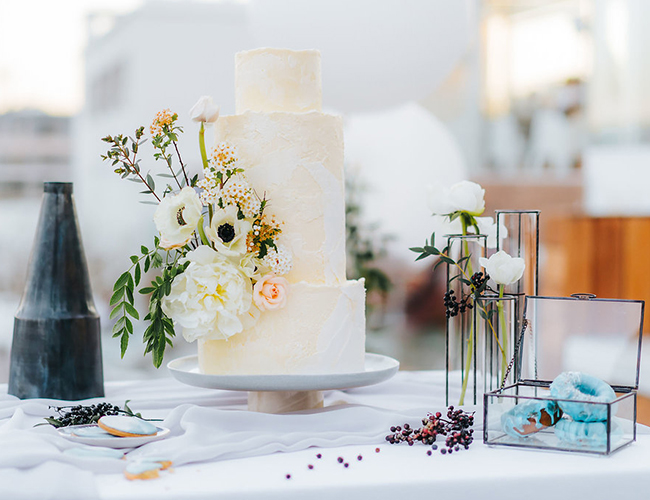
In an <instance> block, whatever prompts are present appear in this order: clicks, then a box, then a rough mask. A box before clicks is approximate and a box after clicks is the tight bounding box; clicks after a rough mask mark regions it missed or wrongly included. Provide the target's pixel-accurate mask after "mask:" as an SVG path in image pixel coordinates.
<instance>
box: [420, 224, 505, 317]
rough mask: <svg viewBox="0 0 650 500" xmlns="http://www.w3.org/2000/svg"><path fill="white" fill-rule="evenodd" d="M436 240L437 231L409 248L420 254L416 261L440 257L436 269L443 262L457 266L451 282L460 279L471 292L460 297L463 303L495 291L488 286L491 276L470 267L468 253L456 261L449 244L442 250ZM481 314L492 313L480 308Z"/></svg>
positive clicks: (484, 315) (487, 315)
mask: <svg viewBox="0 0 650 500" xmlns="http://www.w3.org/2000/svg"><path fill="white" fill-rule="evenodd" d="M461 213H463V212H461ZM435 241H436V233H433V234H431V240H430V241H429V240H425V241H424V246H422V247H411V248H410V249H409V250H411V251H412V252H416V253H418V254H419V255H418V256H417V258H416V259H415V260H416V261H418V260H422V259H426V258H428V257H438V258H439V260H438V262H436V264H435V265H434V267H433V269H434V271H435V269H437V267H438V266H439V265H441V264H448V265H450V266H452V267H455V268H456V269H457V270H458V274H455V275H453V276H451V277H450V278H449V283H451V282H452V281H454V280H458V281H460V282H461V283H463V284H464V285H466V286H467V287H469V290H470V293H469V294H468V295H467V296H464V297H460V301H461V304H462V303H463V302H467V301H468V300H469V299H470V298H471V299H478V298H479V297H480V296H481V294H483V293H484V292H485V291H492V292H494V290H492V289H491V288H490V287H489V286H488V281H489V276H487V275H485V276H483V274H482V273H477V274H474V273H472V271H471V269H470V267H469V265H470V256H469V255H466V256H465V257H462V258H460V259H458V261H456V260H455V259H454V258H452V257H451V255H450V254H449V245H447V246H445V247H444V248H443V249H442V250H440V249H438V248H437V247H436V246H435V245H434V242H435ZM470 309H471V307H470ZM448 310H449V309H448ZM464 310H465V308H463V307H461V308H460V312H464ZM479 314H480V315H481V316H482V317H484V318H485V319H490V318H491V314H489V313H486V312H485V311H484V310H482V309H479ZM452 315H453V314H452Z"/></svg>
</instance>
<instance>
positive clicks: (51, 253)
mask: <svg viewBox="0 0 650 500" xmlns="http://www.w3.org/2000/svg"><path fill="white" fill-rule="evenodd" d="M9 394H13V395H14V396H17V397H19V398H21V399H23V398H52V399H64V400H78V399H86V398H91V397H101V396H103V395H104V376H103V370H102V350H101V330H100V324H99V315H98V314H97V311H96V309H95V304H94V302H93V296H92V291H91V288H90V280H89V277H88V266H87V264H86V258H85V256H84V251H83V246H82V243H81V233H80V231H79V224H78V222H77V214H76V211H75V206H74V198H73V196H72V183H62V182H46V183H45V185H44V194H43V204H42V206H41V214H40V218H39V222H38V227H37V229H36V237H35V238H34V247H33V248H32V254H31V256H30V260H29V265H28V268H27V283H26V285H25V292H24V294H23V297H22V300H21V302H20V306H19V308H18V312H17V313H16V317H15V320H14V335H13V343H12V346H11V367H10V370H9Z"/></svg>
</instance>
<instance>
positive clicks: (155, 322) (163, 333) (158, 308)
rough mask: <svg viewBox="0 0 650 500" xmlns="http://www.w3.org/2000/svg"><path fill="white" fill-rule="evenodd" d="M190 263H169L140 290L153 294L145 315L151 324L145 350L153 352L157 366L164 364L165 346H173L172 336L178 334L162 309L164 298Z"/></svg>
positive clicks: (147, 330)
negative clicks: (160, 273)
mask: <svg viewBox="0 0 650 500" xmlns="http://www.w3.org/2000/svg"><path fill="white" fill-rule="evenodd" d="M189 264H190V263H189V262H185V263H183V264H178V263H176V262H175V263H172V264H168V265H167V266H165V268H164V269H163V272H162V276H156V278H155V279H154V280H153V281H152V282H151V286H150V287H145V288H142V289H141V290H140V293H141V294H151V297H150V298H149V312H148V313H147V315H146V316H145V317H144V319H145V321H148V322H149V326H147V329H146V330H145V332H144V342H145V344H146V347H145V351H144V352H145V354H148V353H151V355H152V358H153V364H154V366H155V367H156V368H160V365H161V364H162V360H163V357H164V354H165V347H166V346H167V345H169V346H170V347H172V346H173V345H174V344H173V343H172V338H174V337H175V336H176V332H175V331H174V322H173V321H172V319H171V318H170V317H169V316H167V315H166V314H165V313H164V311H163V309H162V300H163V298H164V297H165V296H166V295H169V294H170V293H171V289H172V282H173V281H174V278H176V276H178V275H179V274H181V273H183V271H185V269H186V268H187V266H188V265H189Z"/></svg>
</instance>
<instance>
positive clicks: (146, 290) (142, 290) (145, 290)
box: [140, 286, 156, 295]
mask: <svg viewBox="0 0 650 500" xmlns="http://www.w3.org/2000/svg"><path fill="white" fill-rule="evenodd" d="M154 290H156V289H155V288H154V287H152V286H147V287H145V288H140V293H141V294H142V295H148V294H150V293H151V292H153V291H154Z"/></svg>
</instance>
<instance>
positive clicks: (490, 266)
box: [479, 250, 526, 285]
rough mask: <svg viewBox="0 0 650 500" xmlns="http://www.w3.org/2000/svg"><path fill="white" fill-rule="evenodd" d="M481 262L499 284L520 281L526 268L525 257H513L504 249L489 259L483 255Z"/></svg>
mask: <svg viewBox="0 0 650 500" xmlns="http://www.w3.org/2000/svg"><path fill="white" fill-rule="evenodd" d="M479 263H480V264H481V266H483V267H484V268H485V271H486V273H487V274H489V275H490V278H492V279H493V280H494V282H495V283H496V284H498V285H510V284H512V283H515V282H517V281H519V279H520V278H521V277H522V276H523V274H524V269H525V268H526V263H525V262H524V259H522V258H520V257H511V256H510V255H508V254H507V253H506V252H504V251H503V250H500V251H498V252H497V253H495V254H494V255H492V257H490V258H489V259H486V258H485V257H481V258H480V259H479Z"/></svg>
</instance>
